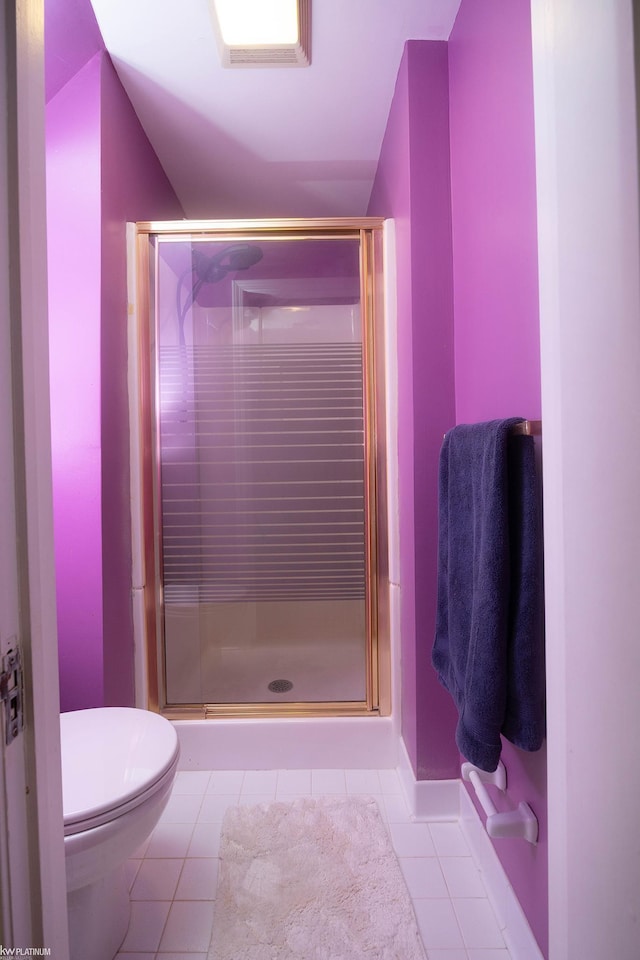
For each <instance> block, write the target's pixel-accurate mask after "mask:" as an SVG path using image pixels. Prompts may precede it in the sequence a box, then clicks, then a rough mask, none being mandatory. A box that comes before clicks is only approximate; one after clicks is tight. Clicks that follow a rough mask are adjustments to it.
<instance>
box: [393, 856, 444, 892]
mask: <svg viewBox="0 0 640 960" xmlns="http://www.w3.org/2000/svg"><path fill="white" fill-rule="evenodd" d="M399 863H400V869H401V870H402V873H403V875H404V879H405V882H406V884H407V889H408V890H409V894H410V896H411V898H412V899H417V898H423V897H432V898H439V899H440V898H448V897H449V891H448V890H447V885H446V883H445V882H444V877H443V876H442V870H441V869H440V863H439V862H438V858H437V857H403V858H402V859H400V861H399Z"/></svg>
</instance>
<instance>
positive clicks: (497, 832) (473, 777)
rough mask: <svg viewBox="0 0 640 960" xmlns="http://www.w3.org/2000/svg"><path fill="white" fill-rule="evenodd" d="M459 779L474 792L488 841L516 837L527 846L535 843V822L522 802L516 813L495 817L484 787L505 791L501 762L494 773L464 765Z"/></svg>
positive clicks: (511, 812) (470, 764)
mask: <svg viewBox="0 0 640 960" xmlns="http://www.w3.org/2000/svg"><path fill="white" fill-rule="evenodd" d="M462 779H463V780H468V781H469V782H470V783H471V785H472V786H473V789H474V790H475V792H476V796H477V797H478V800H479V801H480V803H481V805H482V809H483V810H484V812H485V813H486V815H487V823H486V828H487V833H488V834H489V836H490V837H493V838H495V839H498V838H501V837H516V838H521V839H523V840H527V841H528V842H529V843H537V842H538V820H537V818H536V816H535V814H534V812H533V810H532V809H531V807H530V806H529V804H528V803H525V802H524V801H521V802H520V803H519V804H518V808H517V810H508V811H507V812H506V813H498V812H497V810H496V808H495V806H494V805H493V801H492V800H491V797H490V796H489V793H488V791H487V788H486V787H485V783H490V784H493V786H495V787H497V788H498V790H500V791H502V792H504V791H505V790H506V787H507V772H506V770H505V768H504V764H503V763H502V761H500V762H499V763H498V767H497V769H496V770H495V771H494V772H493V773H487V771H486V770H480V769H479V768H478V767H474V765H473V764H472V763H463V764H462Z"/></svg>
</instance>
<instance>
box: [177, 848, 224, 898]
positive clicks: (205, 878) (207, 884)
mask: <svg viewBox="0 0 640 960" xmlns="http://www.w3.org/2000/svg"><path fill="white" fill-rule="evenodd" d="M219 866H220V861H219V860H217V859H214V858H213V857H211V858H209V857H202V858H193V859H189V860H185V862H184V867H183V868H182V873H181V874H180V880H179V882H178V889H177V890H176V892H175V897H174V899H175V900H215V898H216V889H217V886H218V868H219Z"/></svg>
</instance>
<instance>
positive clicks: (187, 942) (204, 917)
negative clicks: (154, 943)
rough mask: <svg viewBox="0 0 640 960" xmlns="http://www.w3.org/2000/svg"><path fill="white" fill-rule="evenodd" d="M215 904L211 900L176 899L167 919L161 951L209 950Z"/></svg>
mask: <svg viewBox="0 0 640 960" xmlns="http://www.w3.org/2000/svg"><path fill="white" fill-rule="evenodd" d="M213 909H214V904H213V902H210V901H199V902H194V901H188V900H185V901H179V900H176V901H175V902H174V903H173V905H172V907H171V910H170V911H169V917H168V919H167V923H166V926H165V928H164V933H163V934H162V940H161V941H160V952H162V951H163V950H164V951H170V950H173V951H174V952H176V951H182V952H183V953H189V952H193V951H198V950H199V951H207V950H208V949H209V943H210V941H211V930H212V927H213Z"/></svg>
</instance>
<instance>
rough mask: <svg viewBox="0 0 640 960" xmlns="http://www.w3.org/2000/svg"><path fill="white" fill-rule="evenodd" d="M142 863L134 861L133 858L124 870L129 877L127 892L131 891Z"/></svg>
mask: <svg viewBox="0 0 640 960" xmlns="http://www.w3.org/2000/svg"><path fill="white" fill-rule="evenodd" d="M141 863H142V860H134V859H133V857H132V858H131V860H127V862H126V863H125V865H124V870H125V875H126V877H127V890H131V887H132V886H133V882H134V880H135V879H136V874H137V872H138V870H139V869H140V864H141Z"/></svg>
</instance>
